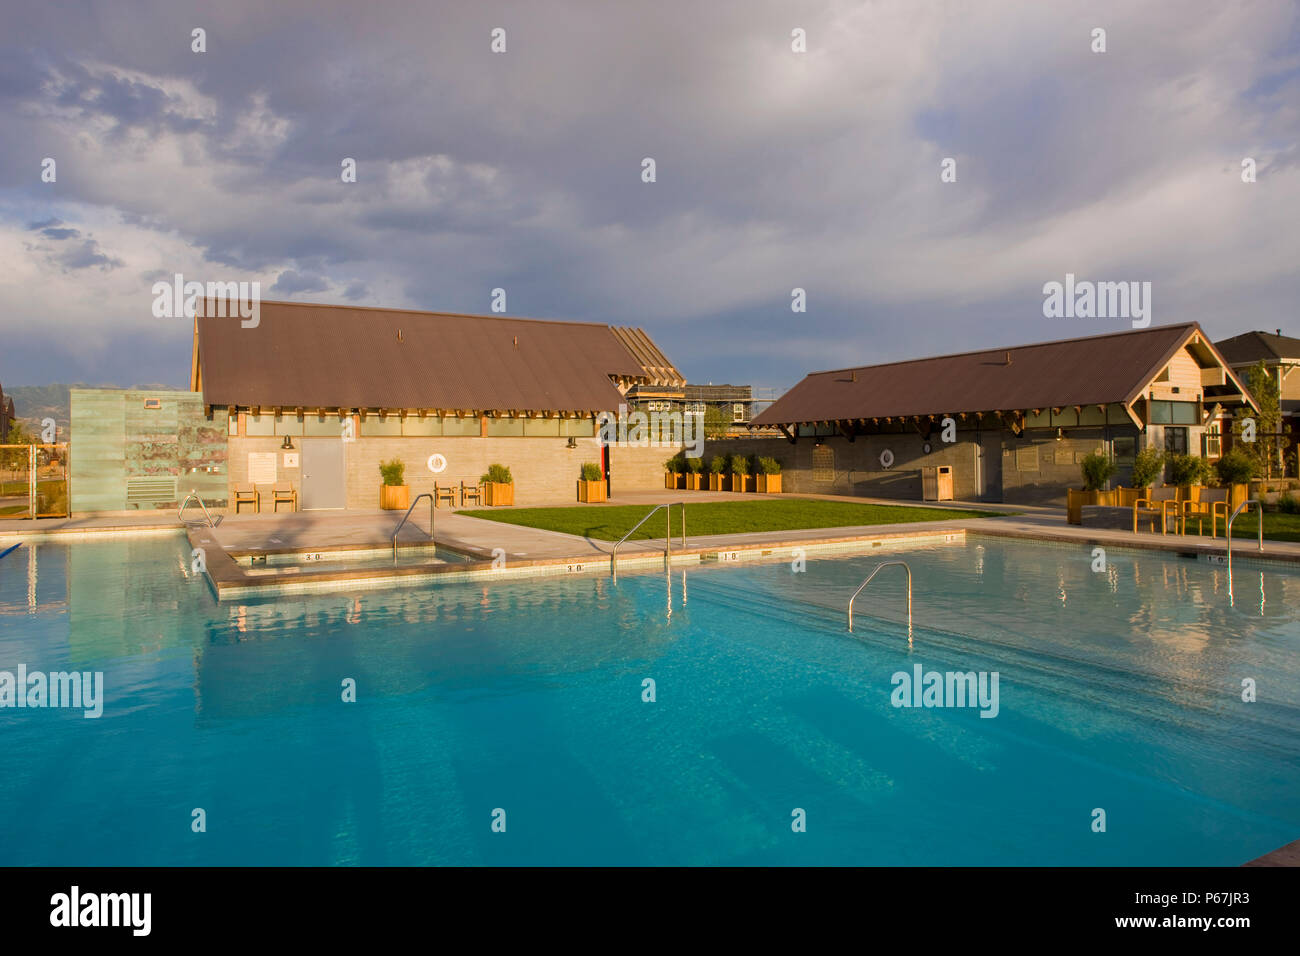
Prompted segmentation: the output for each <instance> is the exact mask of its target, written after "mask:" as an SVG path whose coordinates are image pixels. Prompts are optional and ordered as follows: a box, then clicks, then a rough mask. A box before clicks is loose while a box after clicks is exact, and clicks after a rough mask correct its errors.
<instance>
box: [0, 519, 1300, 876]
mask: <svg viewBox="0 0 1300 956" xmlns="http://www.w3.org/2000/svg"><path fill="white" fill-rule="evenodd" d="M901 556H902V557H903V559H904V560H906V561H907V562H908V564H909V565H910V566H911V569H912V572H913V577H914V590H915V594H914V600H915V618H916V627H915V629H914V633H913V638H912V641H911V645H910V646H909V643H908V639H907V635H906V627H905V626H904V625H903V624H902V623H901V622H902V616H903V603H904V600H903V578H902V575H901V574H897V575H895V574H893V573H891V572H893V571H896V570H897V569H887V571H886V572H883V573H882V574H881V576H880V577H878V578H877V579H876V581H875V582H873V583H872V585H871V586H870V587H869V588H868V590H867V591H865V592H864V593H863V595H862V597H860V598H859V599H858V602H857V604H856V605H855V634H854V636H849V635H848V634H847V633H846V632H845V622H844V606H845V603H846V602H847V600H848V596H849V594H851V593H852V592H853V590H854V589H855V588H856V587H857V586H858V585H859V584H860V583H861V581H862V580H863V578H865V577H866V575H867V574H868V573H869V572H870V571H871V569H872V568H874V567H875V565H876V564H878V563H879V562H880V561H882V560H886V559H888V558H889V557H890V556H889V555H888V554H882V553H880V552H879V551H877V552H875V553H872V554H870V555H866V556H861V557H836V558H825V559H817V558H808V559H807V560H806V563H803V564H802V565H801V564H800V563H799V562H785V561H781V562H776V561H772V562H768V563H745V564H741V565H739V566H732V565H727V564H709V565H700V566H698V567H691V568H687V569H682V568H674V569H673V570H672V571H671V572H670V573H665V572H663V571H657V572H645V573H631V572H620V574H619V578H618V583H617V584H614V583H613V582H612V581H611V580H610V579H609V578H607V577H598V576H591V575H573V576H558V577H547V578H520V579H512V580H482V581H471V582H443V583H438V584H431V585H429V586H427V587H424V586H420V587H410V588H403V589H398V590H388V591H358V592H355V593H335V594H325V595H300V596H296V597H292V598H289V597H277V598H267V599H263V600H260V601H255V602H247V603H233V602H232V603H222V604H218V603H217V602H215V601H214V600H213V598H212V595H211V592H210V590H209V588H208V587H207V585H206V582H205V581H204V579H203V578H202V576H200V575H197V574H194V573H193V572H192V570H191V563H190V562H191V558H190V551H189V547H188V543H187V542H185V541H183V540H180V539H175V538H170V539H159V538H140V539H118V540H113V541H84V542H75V543H72V544H70V545H64V544H44V543H40V544H35V545H26V546H24V548H23V549H22V550H20V551H19V552H17V553H15V554H13V555H10V556H9V557H8V558H6V559H5V560H4V562H0V670H4V671H10V672H14V671H15V670H16V669H17V667H18V666H19V665H24V666H25V667H26V669H27V670H28V671H29V672H32V671H42V672H47V673H48V672H53V671H68V670H73V669H75V670H78V671H87V672H92V673H93V672H95V671H101V672H102V673H103V675H104V684H105V690H104V701H103V715H102V716H101V717H99V718H98V719H85V718H84V717H83V716H82V711H80V710H75V709H63V710H55V709H42V708H25V709H21V710H19V709H14V708H3V709H0V740H3V742H4V760H5V772H4V774H3V775H0V820H2V821H3V824H0V825H3V827H4V839H3V840H0V864H3V865H15V864H19V865H22V864H31V865H39V864H44V865H116V864H123V865H139V864H182V865H186V864H205V865H221V864H267V865H270V864H306V865H314V864H379V865H382V864H758V865H771V864H816V863H829V864H868V865H871V864H903V865H907V864H940V865H944V864H949V865H951V864H961V865H975V864H992V865H1002V864H1007V865H1010V864H1041V865H1067V864H1082V865H1109V864H1114V865H1235V864H1239V863H1242V862H1244V861H1246V860H1249V859H1252V858H1254V857H1256V856H1259V855H1261V854H1263V853H1266V852H1268V851H1271V850H1273V849H1276V848H1277V847H1279V846H1281V845H1283V844H1285V843H1287V842H1290V841H1291V840H1294V839H1296V838H1298V837H1300V801H1298V800H1297V799H1296V794H1297V793H1300V575H1297V574H1295V573H1292V572H1289V571H1275V570H1269V569H1263V570H1261V569H1255V568H1250V569H1242V568H1238V569H1237V570H1236V573H1235V582H1234V583H1235V601H1234V602H1233V604H1232V605H1230V604H1229V601H1228V597H1227V593H1226V577H1225V573H1224V569H1222V568H1217V567H1214V566H1211V565H1209V564H1206V563H1203V562H1198V561H1195V560H1188V559H1182V558H1178V557H1174V556H1169V555H1164V554H1157V553H1152V552H1124V551H1117V550H1111V551H1109V552H1108V553H1107V555H1106V559H1107V560H1106V565H1105V567H1104V569H1100V570H1094V567H1095V566H1096V559H1095V557H1094V555H1093V554H1092V553H1091V551H1090V550H1089V549H1088V548H1083V547H1075V546H1064V545H1060V546H1053V545H1046V544H1030V543H1024V542H1018V541H1007V540H1004V539H994V538H977V537H970V538H968V539H967V541H966V543H965V544H954V545H950V546H938V547H933V548H920V549H912V550H909V551H907V552H906V554H904V555H901ZM801 567H802V570H800V568H801ZM917 666H919V667H920V668H921V671H920V672H921V674H922V675H925V674H927V673H929V672H931V671H934V672H938V673H940V674H944V673H947V672H953V673H966V672H971V673H974V674H976V675H979V674H984V675H986V676H987V675H991V674H992V673H993V672H996V673H997V674H998V675H999V682H998V690H999V695H998V701H997V715H996V717H981V716H980V714H981V708H980V707H924V706H921V707H896V706H894V700H893V699H891V698H894V697H895V696H896V695H895V691H896V689H897V678H896V675H899V674H907V675H911V674H914V673H916V671H915V668H916V667H917ZM649 681H652V682H653V684H651V683H647V682H649ZM350 682H355V688H356V701H355V703H348V702H345V701H344V699H343V698H344V696H345V693H346V687H348V686H351V685H350ZM1251 688H1253V693H1254V697H1255V700H1254V701H1253V702H1246V701H1244V700H1243V694H1245V695H1246V696H1247V697H1249V696H1251V694H1250V693H1249V692H1248V691H1249V690H1250V689H1251ZM652 690H653V695H651V691H652ZM650 696H653V698H654V699H653V702H650V701H648V699H647V698H649V697H650ZM950 702H951V701H950ZM983 712H985V713H987V712H989V708H987V707H986V708H983ZM196 809H201V810H202V811H203V813H204V817H205V819H206V826H207V831H206V832H204V833H195V832H193V831H192V829H191V823H192V820H193V818H194V811H195V810H196ZM1098 810H1100V811H1104V819H1105V831H1104V832H1096V831H1095V830H1094V826H1095V824H1094V821H1095V820H1097V819H1099V817H1098V814H1097V812H1096V811H1098ZM494 811H503V814H504V820H505V824H506V829H505V832H494V831H493V821H494V819H498V820H500V819H501V818H502V814H501V813H496V814H495V816H494ZM800 820H805V821H806V831H805V832H796V827H795V826H792V824H795V823H797V822H798V821H800Z"/></svg>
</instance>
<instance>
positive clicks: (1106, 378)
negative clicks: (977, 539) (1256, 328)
mask: <svg viewBox="0 0 1300 956" xmlns="http://www.w3.org/2000/svg"><path fill="white" fill-rule="evenodd" d="M1195 335H1199V336H1200V340H1201V345H1203V346H1205V347H1206V348H1207V351H1208V352H1209V353H1211V354H1217V353H1213V349H1212V347H1210V346H1209V342H1208V340H1207V339H1206V338H1205V335H1204V333H1202V332H1201V330H1200V327H1199V326H1198V325H1197V324H1196V323H1194V322H1192V323H1187V324H1183V325H1166V326H1159V327H1156V328H1150V329H1140V330H1135V331H1127V332H1116V333H1113V334H1110V335H1096V336H1091V337H1088V338H1077V339H1065V340H1061V341H1057V342H1043V343H1040V344H1037V345H1021V346H1016V347H1013V348H1009V349H1008V348H1000V349H989V350H988V351H984V352H965V353H962V354H960V355H942V356H939V357H937V358H927V359H913V360H911V361H906V362H893V363H890V364H888V365H871V366H861V367H858V368H856V369H839V370H836V371H830V372H814V373H812V374H811V375H808V376H807V377H806V378H804V380H803V381H802V382H800V383H799V384H798V385H796V386H795V387H794V388H792V389H791V390H790V391H788V392H786V393H785V394H784V395H783V396H781V398H779V399H777V401H775V402H774V403H773V404H772V405H771V406H770V407H768V408H767V409H766V410H765V411H764V412H762V413H761V414H759V415H758V416H756V417H755V418H754V420H753V422H752V424H754V425H793V424H803V423H809V422H821V421H829V422H833V421H848V420H851V419H858V418H886V417H889V418H899V417H910V416H913V415H945V414H956V413H959V412H970V413H975V412H998V411H1022V410H1026V409H1036V408H1037V409H1042V408H1060V407H1067V406H1072V405H1101V404H1112V403H1128V402H1130V401H1132V400H1133V399H1134V398H1136V397H1137V396H1138V395H1139V394H1141V392H1142V391H1143V389H1145V388H1146V386H1147V385H1148V384H1149V383H1150V381H1151V380H1152V379H1153V378H1154V377H1155V376H1156V375H1157V374H1158V373H1159V372H1160V370H1161V369H1163V368H1164V366H1165V365H1166V364H1168V362H1169V360H1170V359H1171V358H1172V357H1173V355H1174V354H1175V353H1176V352H1177V351H1178V349H1179V348H1181V347H1182V346H1183V345H1184V344H1185V343H1187V342H1188V341H1189V340H1190V339H1191V338H1192V337H1193V336H1195ZM1008 358H1009V359H1010V364H1008Z"/></svg>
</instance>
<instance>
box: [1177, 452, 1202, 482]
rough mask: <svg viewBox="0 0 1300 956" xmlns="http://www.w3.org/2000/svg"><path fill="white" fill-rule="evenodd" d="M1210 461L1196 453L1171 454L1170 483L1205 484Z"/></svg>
mask: <svg viewBox="0 0 1300 956" xmlns="http://www.w3.org/2000/svg"><path fill="white" fill-rule="evenodd" d="M1208 469H1209V463H1208V462H1207V461H1206V460H1205V459H1204V458H1200V457H1197V456H1196V455H1170V456H1169V483H1170V484H1172V485H1180V486H1181V485H1199V484H1203V483H1204V481H1205V478H1206V472H1207V471H1208Z"/></svg>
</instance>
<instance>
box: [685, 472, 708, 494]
mask: <svg viewBox="0 0 1300 956" xmlns="http://www.w3.org/2000/svg"><path fill="white" fill-rule="evenodd" d="M685 477H686V490H687V491H699V490H700V487H701V486H702V485H703V481H704V476H703V475H700V474H694V475H692V474H687V475H686V476H685Z"/></svg>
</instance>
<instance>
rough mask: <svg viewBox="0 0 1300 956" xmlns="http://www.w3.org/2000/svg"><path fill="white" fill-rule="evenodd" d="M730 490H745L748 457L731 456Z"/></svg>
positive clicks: (747, 474)
mask: <svg viewBox="0 0 1300 956" xmlns="http://www.w3.org/2000/svg"><path fill="white" fill-rule="evenodd" d="M730 465H731V490H732V491H745V490H746V487H747V484H748V482H747V481H746V479H747V478H748V476H749V459H748V458H746V457H745V456H744V455H732V456H731V462H730Z"/></svg>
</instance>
